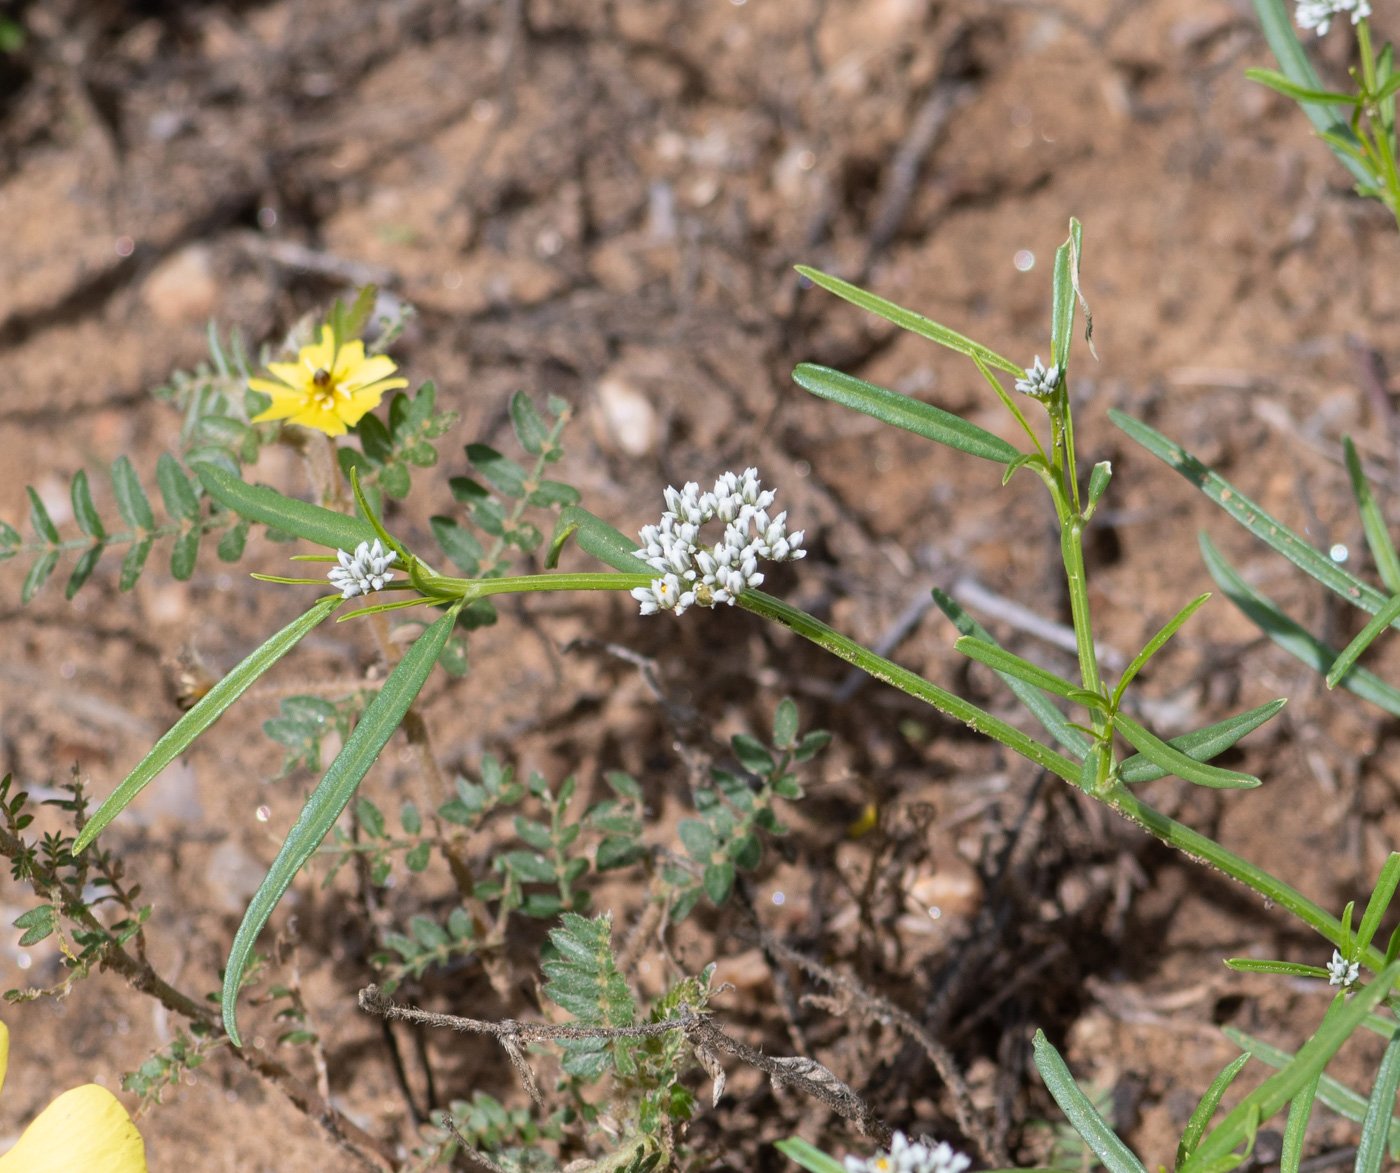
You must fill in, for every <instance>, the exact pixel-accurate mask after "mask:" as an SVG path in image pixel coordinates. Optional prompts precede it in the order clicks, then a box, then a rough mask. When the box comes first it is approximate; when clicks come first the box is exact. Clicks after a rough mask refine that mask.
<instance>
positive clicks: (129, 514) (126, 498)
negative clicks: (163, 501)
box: [112, 456, 156, 530]
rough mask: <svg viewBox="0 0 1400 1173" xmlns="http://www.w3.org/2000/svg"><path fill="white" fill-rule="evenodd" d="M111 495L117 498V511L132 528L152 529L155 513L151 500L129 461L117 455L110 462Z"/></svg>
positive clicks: (153, 527)
mask: <svg viewBox="0 0 1400 1173" xmlns="http://www.w3.org/2000/svg"><path fill="white" fill-rule="evenodd" d="M112 496H114V497H115V498H116V499H117V512H118V513H120V514H121V515H122V520H123V521H124V522H126V524H127V525H129V526H131V528H132V529H140V530H153V529H155V528H156V515H155V513H154V512H153V511H152V509H151V500H150V498H149V497H147V496H146V490H145V489H143V488H142V487H141V481H140V480H139V479H138V478H137V476H136V470H135V469H134V468H132V467H131V461H130V460H128V459H127V458H126V457H125V456H118V457H117V458H116V460H114V461H113V462H112Z"/></svg>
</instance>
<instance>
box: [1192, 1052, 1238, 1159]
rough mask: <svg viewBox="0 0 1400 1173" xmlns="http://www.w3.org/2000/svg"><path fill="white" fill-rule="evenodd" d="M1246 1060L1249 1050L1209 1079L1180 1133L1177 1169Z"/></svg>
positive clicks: (1196, 1142)
mask: <svg viewBox="0 0 1400 1173" xmlns="http://www.w3.org/2000/svg"><path fill="white" fill-rule="evenodd" d="M1248 1062H1249V1052H1248V1051H1246V1052H1245V1053H1244V1054H1243V1055H1241V1056H1240V1057H1239V1058H1238V1059H1236V1060H1234V1062H1232V1063H1231V1064H1230V1065H1229V1066H1228V1067H1226V1068H1225V1070H1224V1071H1222V1072H1221V1073H1220V1074H1219V1075H1217V1076H1216V1077H1215V1079H1214V1080H1212V1081H1211V1085H1210V1087H1208V1088H1206V1094H1205V1095H1203V1096H1202V1097H1201V1102H1200V1103H1199V1104H1197V1105H1196V1110H1195V1111H1194V1112H1192V1113H1191V1119H1190V1120H1188V1121H1187V1122H1186V1129H1185V1131H1183V1132H1182V1134H1181V1143H1180V1144H1178V1145H1177V1146H1176V1167H1177V1168H1178V1169H1180V1168H1181V1166H1182V1165H1183V1164H1185V1163H1186V1160H1187V1158H1188V1157H1190V1156H1191V1153H1192V1151H1193V1150H1194V1149H1195V1147H1196V1145H1197V1144H1199V1143H1200V1140H1201V1137H1202V1136H1204V1135H1205V1131H1206V1126H1207V1125H1208V1124H1209V1123H1210V1118H1211V1117H1212V1116H1214V1115H1215V1109H1216V1108H1217V1107H1219V1105H1220V1100H1221V1097H1223V1096H1224V1095H1225V1089H1226V1088H1228V1087H1229V1086H1230V1084H1232V1083H1233V1082H1234V1080H1235V1076H1237V1075H1238V1074H1239V1073H1240V1068H1242V1067H1243V1066H1244V1065H1245V1064H1246V1063H1248Z"/></svg>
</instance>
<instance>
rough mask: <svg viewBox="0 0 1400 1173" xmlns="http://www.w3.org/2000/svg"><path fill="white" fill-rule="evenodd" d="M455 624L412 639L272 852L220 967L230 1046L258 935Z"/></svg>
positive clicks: (450, 618) (443, 623)
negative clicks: (240, 992) (278, 847)
mask: <svg viewBox="0 0 1400 1173" xmlns="http://www.w3.org/2000/svg"><path fill="white" fill-rule="evenodd" d="M336 601H337V602H338V601H339V600H336ZM456 621H457V616H456V614H455V613H454V612H448V613H447V614H446V615H444V616H443V617H442V618H441V619H439V620H438V621H437V622H436V623H434V624H433V625H432V626H431V627H429V628H428V629H427V630H426V631H425V632H423V634H422V635H420V636H419V637H418V638H417V640H415V641H414V643H413V646H412V647H411V648H409V649H408V652H407V654H406V655H405V656H404V658H403V659H402V660H400V661H399V662H398V664H397V665H396V666H395V668H394V670H393V671H392V672H391V673H389V676H388V678H387V679H386V680H385V681H384V687H383V688H381V689H380V690H379V693H378V695H376V696H375V698H374V700H372V701H371V702H370V703H369V706H368V707H367V708H366V709H365V711H364V714H363V715H362V716H361V717H360V723H359V724H358V725H356V726H355V729H354V732H352V733H351V734H350V736H349V738H347V739H346V742H345V747H344V748H343V749H342V750H341V751H340V753H339V754H338V755H337V756H336V759H335V761H333V762H332V763H331V766H330V769H328V770H327V771H326V772H325V774H324V775H323V776H322V778H321V781H320V782H319V783H318V784H317V786H316V789H315V790H313V791H312V792H311V797H310V798H308V799H307V800H306V805H305V806H304V807H302V810H301V815H300V816H299V817H298V818H297V821H296V825H295V826H293V827H292V829H291V831H290V832H289V833H288V835H287V839H286V841H285V842H284V843H283V844H282V850H281V851H279V852H278V853H277V858H276V859H275V860H274V861H273V863H272V867H271V868H270V869H269V870H268V873H267V876H266V877H265V878H264V879H263V882H262V884H261V886H260V887H259V888H258V890H257V893H256V894H255V895H254V896H253V899H252V902H251V903H250V904H249V905H248V911H247V912H246V913H244V915H243V923H242V924H241V925H240V926H239V927H238V933H237V935H236V936H235V937H234V939H233V948H232V949H230V950H229V957H228V964H227V965H226V966H225V969H224V990H223V1015H224V1029H225V1030H226V1031H228V1034H229V1038H231V1039H232V1040H233V1042H234V1044H235V1045H236V1046H241V1045H242V1044H241V1043H240V1042H239V1036H238V1023H237V1021H236V1014H237V1004H238V987H239V985H240V984H241V983H242V980H243V971H244V969H245V967H246V966H247V964H248V958H249V957H250V956H251V954H252V951H253V944H254V942H256V941H257V938H258V934H259V933H260V932H261V931H262V928H263V925H265V924H267V920H268V917H270V916H271V915H272V910H273V909H274V908H276V907H277V903H278V901H280V900H281V899H282V894H283V893H284V892H286V890H287V888H288V886H289V885H290V884H291V882H292V880H293V878H295V876H296V874H297V872H299V871H300V870H301V869H302V867H303V866H304V865H305V863H306V861H307V860H308V859H310V858H311V856H312V855H313V854H314V853H315V851H316V848H317V847H318V846H319V845H320V843H321V840H322V839H324V838H325V837H326V834H327V833H328V832H329V831H330V829H331V827H332V826H333V825H334V824H335V821H336V819H338V818H339V817H340V812H341V811H343V810H344V809H345V806H346V804H347V803H348V802H349V801H350V799H351V797H352V796H353V795H354V793H355V790H356V788H357V787H358V786H359V785H360V781H361V779H363V778H364V776H365V774H367V773H368V772H369V768H370V767H371V766H372V765H374V761H375V759H376V758H377V757H378V756H379V751H380V750H382V749H383V748H384V746H385V745H386V744H387V743H388V741H389V738H390V737H392V736H393V735H394V730H395V729H397V728H398V727H399V724H400V722H402V721H403V719H404V716H405V715H406V714H407V713H408V710H409V707H410V706H411V705H412V704H413V702H414V699H415V698H416V697H417V696H418V693H419V692H420V691H421V690H422V688H423V684H424V682H425V681H426V680H427V679H428V675H429V674H430V673H431V672H432V670H433V665H434V664H436V663H437V658H438V653H439V652H441V651H442V648H443V645H444V644H445V643H447V638H448V636H450V635H451V634H452V626H453V624H454V623H456Z"/></svg>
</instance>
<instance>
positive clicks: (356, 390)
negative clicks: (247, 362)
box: [248, 326, 408, 436]
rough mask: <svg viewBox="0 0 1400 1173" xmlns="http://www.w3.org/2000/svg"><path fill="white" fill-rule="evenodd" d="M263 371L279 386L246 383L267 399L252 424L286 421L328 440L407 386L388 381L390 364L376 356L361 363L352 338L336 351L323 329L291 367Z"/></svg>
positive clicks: (277, 365) (278, 365) (331, 337)
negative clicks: (269, 398)
mask: <svg viewBox="0 0 1400 1173" xmlns="http://www.w3.org/2000/svg"><path fill="white" fill-rule="evenodd" d="M267 366H268V370H270V371H271V372H272V373H273V374H274V375H276V376H277V378H278V379H279V380H280V382H273V381H272V380H271V379H249V380H248V386H250V387H251V388H252V389H253V390H254V391H261V392H263V394H265V395H271V396H272V406H271V407H269V408H268V409H267V410H266V411H265V412H263V413H262V414H261V415H258V416H254V417H253V422H254V423H255V424H260V423H263V422H264V421H265V420H290V421H291V422H292V423H294V424H301V425H302V427H305V428H316V429H317V430H318V431H322V432H325V433H326V435H328V436H343V435H344V434H345V431H346V429H347V428H353V427H354V426H355V425H356V424H357V423H359V422H360V417H361V416H362V415H364V414H365V412H367V411H373V410H374V409H375V408H376V407H378V406H379V400H380V399H381V398H382V397H383V395H384V392H386V391H393V390H395V389H396V388H398V387H407V386H408V380H407V379H391V378H389V376H390V375H392V374H393V373H394V371H396V370H397V369H398V368H397V367H396V366H395V365H394V360H393V359H391V358H389V357H387V356H386V355H382V354H378V355H374V356H373V357H371V358H366V357H365V344H364V343H363V342H361V341H359V340H358V339H356V340H355V341H354V342H347V343H345V344H344V345H343V346H341V348H340V350H339V352H337V351H336V348H335V337H334V335H332V333H331V330H330V327H329V326H326V327H322V329H321V340H320V341H319V342H316V343H313V344H312V345H311V346H303V347H302V348H301V353H300V354H299V355H298V356H297V361H296V362H274V363H268V364H267Z"/></svg>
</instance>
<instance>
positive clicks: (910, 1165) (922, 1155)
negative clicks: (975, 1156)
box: [846, 1132, 972, 1173]
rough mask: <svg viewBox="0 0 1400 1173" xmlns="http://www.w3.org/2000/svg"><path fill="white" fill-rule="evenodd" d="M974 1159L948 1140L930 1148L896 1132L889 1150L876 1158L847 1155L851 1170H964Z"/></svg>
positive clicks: (948, 1172)
mask: <svg viewBox="0 0 1400 1173" xmlns="http://www.w3.org/2000/svg"><path fill="white" fill-rule="evenodd" d="M971 1164H972V1158H971V1157H969V1156H967V1155H966V1154H964V1153H960V1152H957V1151H956V1150H955V1149H954V1148H953V1146H952V1145H950V1144H949V1143H948V1142H947V1141H940V1142H939V1143H938V1144H936V1145H933V1146H932V1147H930V1146H929V1145H926V1144H924V1143H923V1142H922V1141H910V1140H909V1138H908V1137H906V1136H905V1135H904V1133H902V1132H896V1133H895V1134H894V1139H893V1140H891V1141H890V1149H889V1152H887V1153H876V1154H875V1155H874V1156H873V1157H865V1158H861V1157H847V1158H846V1168H847V1170H849V1173H963V1170H964V1169H966V1168H967V1167H968V1166H969V1165H971Z"/></svg>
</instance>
